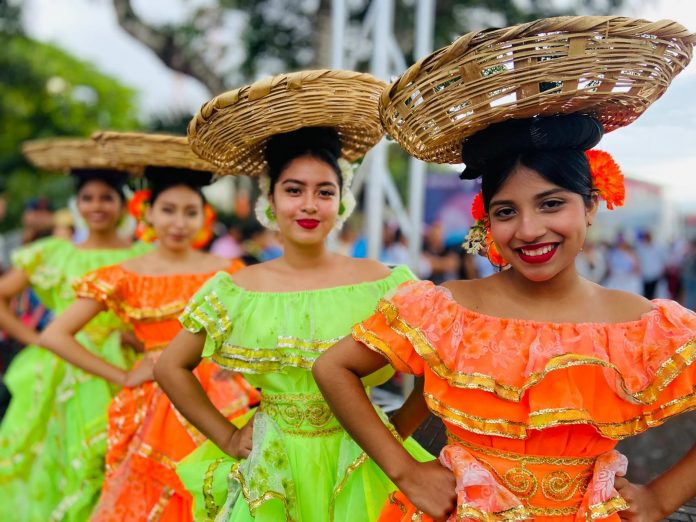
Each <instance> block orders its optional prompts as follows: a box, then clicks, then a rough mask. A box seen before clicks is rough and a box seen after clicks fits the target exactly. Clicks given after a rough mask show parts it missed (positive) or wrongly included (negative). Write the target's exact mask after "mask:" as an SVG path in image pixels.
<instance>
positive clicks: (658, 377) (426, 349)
mask: <svg viewBox="0 0 696 522" xmlns="http://www.w3.org/2000/svg"><path fill="white" fill-rule="evenodd" d="M377 311H378V312H379V313H381V314H382V315H383V316H384V318H385V320H386V321H387V323H388V324H389V326H390V327H391V329H392V331H394V332H395V333H396V334H398V335H400V336H401V337H404V338H405V339H406V340H408V341H409V342H410V343H411V345H412V346H413V347H414V349H415V350H416V352H417V353H418V355H420V356H421V357H422V358H423V360H424V361H425V362H426V364H427V365H428V367H430V369H431V370H432V371H433V372H434V373H435V375H437V376H438V377H440V378H441V379H445V380H446V381H447V382H448V383H449V384H451V385H452V386H455V387H457V388H468V389H476V390H483V391H487V392H490V393H494V394H495V395H497V396H498V397H500V398H501V399H505V400H509V401H514V402H519V401H520V400H521V398H522V395H523V394H524V392H525V391H526V390H528V389H529V388H532V387H533V386H535V385H536V384H538V383H539V382H540V381H542V380H543V379H544V378H545V377H546V376H547V375H548V374H549V373H551V372H554V371H557V370H564V369H567V368H572V367H574V366H600V367H602V368H608V369H611V370H614V371H615V372H616V373H617V374H618V376H619V378H620V380H619V383H620V387H621V391H622V393H623V394H624V395H625V397H626V398H630V399H631V400H632V401H634V402H637V403H640V404H646V405H647V404H652V403H654V402H655V401H656V400H657V398H658V396H659V394H660V392H662V391H663V390H664V389H665V388H666V387H667V386H668V385H669V384H670V383H671V382H672V381H673V380H674V379H675V378H676V377H677V376H678V375H679V374H680V373H681V372H682V371H683V370H684V369H685V368H686V367H688V366H690V365H691V364H693V363H694V362H696V338H693V339H691V340H689V341H688V342H687V343H685V344H684V345H683V346H681V347H679V348H678V349H677V350H675V352H674V354H673V355H672V356H671V357H670V358H669V359H667V360H665V361H664V362H663V363H662V364H661V365H660V367H659V369H658V370H657V371H656V372H655V376H654V378H653V380H652V382H651V384H650V385H649V386H647V387H646V388H645V389H643V390H641V391H639V392H635V393H631V392H630V391H629V390H628V388H627V386H626V383H625V380H624V378H623V375H622V374H621V371H620V370H619V368H618V367H617V366H616V365H614V364H612V363H611V362H609V361H605V360H602V359H598V358H596V357H589V356H586V355H580V354H573V353H568V354H562V355H558V356H556V357H553V358H551V359H550V360H549V362H548V363H547V364H546V367H545V368H544V370H542V371H540V372H537V373H532V374H530V375H529V376H528V377H527V378H526V379H525V381H524V384H523V385H522V386H519V387H516V386H512V385H509V384H503V383H500V382H498V381H497V380H496V379H495V378H494V377H491V376H489V375H485V374H481V373H476V372H472V373H465V372H460V371H456V370H452V369H450V368H449V367H448V366H447V365H446V364H445V362H444V361H443V360H442V358H441V357H440V354H439V353H438V351H437V350H436V349H435V348H434V347H433V346H432V345H431V344H430V341H429V340H428V338H427V336H426V335H425V334H424V333H423V332H422V331H421V330H420V329H419V328H414V327H411V326H410V325H409V324H408V323H407V322H406V321H405V320H403V319H402V318H401V316H400V315H399V311H398V308H397V307H396V305H394V304H393V303H391V302H389V301H386V300H384V299H383V300H381V301H380V302H379V303H378V305H377ZM361 326H362V325H361ZM358 335H359V336H364V337H365V341H362V339H360V340H361V342H364V344H366V345H367V346H369V347H372V348H373V349H376V350H377V351H379V352H381V353H383V354H384V355H385V356H387V357H388V358H389V359H390V360H393V358H394V356H396V354H395V353H394V352H393V351H391V350H390V349H389V348H388V347H386V345H385V343H383V342H378V343H375V340H376V339H378V336H377V335H376V334H375V333H374V332H369V331H367V330H365V329H364V327H362V331H360V330H358ZM397 358H398V357H397ZM398 360H399V361H401V362H403V361H402V360H401V359H400V358H398Z"/></svg>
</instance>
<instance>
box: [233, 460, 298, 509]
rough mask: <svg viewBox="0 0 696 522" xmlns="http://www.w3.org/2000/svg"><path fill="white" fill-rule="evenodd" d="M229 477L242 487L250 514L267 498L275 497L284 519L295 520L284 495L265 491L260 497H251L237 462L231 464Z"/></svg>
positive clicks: (267, 499)
mask: <svg viewBox="0 0 696 522" xmlns="http://www.w3.org/2000/svg"><path fill="white" fill-rule="evenodd" d="M229 478H231V479H234V480H236V481H237V482H239V485H240V487H241V489H242V495H243V496H244V500H246V503H247V505H248V506H249V512H250V513H251V514H252V516H254V512H255V511H256V510H257V509H258V508H259V506H260V505H262V504H264V503H265V502H268V501H269V500H273V499H275V500H279V501H280V502H281V503H282V504H283V508H284V510H285V521H286V522H295V519H294V518H293V517H292V515H291V514H290V504H289V502H288V499H287V498H286V497H285V496H284V495H281V494H280V493H278V492H276V491H266V492H265V493H264V494H263V495H261V496H260V497H258V498H256V499H254V500H252V499H251V492H250V491H249V486H248V485H247V483H246V479H245V478H244V475H243V474H242V473H241V472H240V471H239V464H235V465H233V466H232V469H231V470H230V474H229Z"/></svg>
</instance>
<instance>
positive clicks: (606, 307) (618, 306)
mask: <svg viewBox="0 0 696 522" xmlns="http://www.w3.org/2000/svg"><path fill="white" fill-rule="evenodd" d="M597 295H598V297H599V298H600V299H599V302H601V304H602V306H601V308H602V311H603V315H604V316H605V317H606V321H607V322H612V323H624V322H630V321H636V320H638V319H640V317H641V316H642V315H644V314H646V313H647V312H650V311H651V310H652V309H653V305H652V303H651V302H650V301H649V300H648V299H646V298H645V297H643V296H642V295H637V294H632V293H630V292H624V291H622V290H610V289H608V288H602V287H599V286H598V287H597Z"/></svg>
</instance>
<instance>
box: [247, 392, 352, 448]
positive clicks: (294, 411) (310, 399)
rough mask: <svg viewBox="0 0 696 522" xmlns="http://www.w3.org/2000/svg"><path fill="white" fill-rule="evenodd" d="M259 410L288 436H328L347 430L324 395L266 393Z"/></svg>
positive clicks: (262, 396)
mask: <svg viewBox="0 0 696 522" xmlns="http://www.w3.org/2000/svg"><path fill="white" fill-rule="evenodd" d="M259 411H262V412H263V413H265V414H266V415H268V416H269V417H271V418H272V419H273V420H274V421H275V422H276V424H277V425H278V427H279V428H280V430H281V431H283V433H286V434H288V435H296V436H301V437H324V436H327V435H332V434H334V433H339V432H342V431H343V428H342V427H341V425H340V424H338V421H337V420H336V417H334V414H333V412H332V411H331V408H329V405H328V404H327V403H326V401H325V400H324V397H323V396H322V395H321V394H320V393H273V394H262V395H261V404H260V406H259ZM331 423H333V424H334V425H333V426H329V424H331Z"/></svg>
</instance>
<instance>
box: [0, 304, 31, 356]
mask: <svg viewBox="0 0 696 522" xmlns="http://www.w3.org/2000/svg"><path fill="white" fill-rule="evenodd" d="M0 329H1V330H3V331H4V332H5V333H6V334H7V335H9V336H10V337H12V338H13V339H16V340H17V341H19V342H20V343H22V344H24V345H29V344H38V341H39V334H38V333H37V332H36V330H33V329H31V328H28V327H27V326H26V325H25V324H24V323H23V322H22V321H21V320H20V319H19V318H17V316H16V315H15V314H14V313H13V312H12V310H11V308H10V305H9V303H8V301H7V300H6V299H0Z"/></svg>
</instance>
